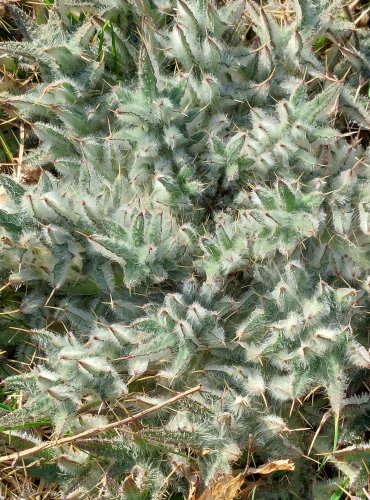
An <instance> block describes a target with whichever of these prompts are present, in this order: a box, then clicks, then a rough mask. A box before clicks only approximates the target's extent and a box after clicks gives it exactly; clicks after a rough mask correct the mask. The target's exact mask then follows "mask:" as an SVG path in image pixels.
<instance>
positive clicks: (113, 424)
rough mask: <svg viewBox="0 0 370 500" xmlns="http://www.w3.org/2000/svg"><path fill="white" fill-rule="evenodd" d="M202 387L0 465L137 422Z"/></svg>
mask: <svg viewBox="0 0 370 500" xmlns="http://www.w3.org/2000/svg"><path fill="white" fill-rule="evenodd" d="M201 388H202V386H201V385H200V384H199V385H197V386H196V387H192V388H191V389H188V390H187V391H185V392H181V393H180V394H177V395H176V396H174V397H173V398H170V399H167V401H164V402H163V403H160V404H158V405H156V406H153V407H152V408H148V409H147V410H144V411H141V412H140V413H137V414H136V415H133V416H132V417H128V418H124V419H123V420H119V421H118V422H111V423H110V424H106V425H102V426H100V427H95V428H94V429H88V430H86V431H84V432H80V433H79V434H74V435H73V436H68V437H65V438H62V439H56V440H55V441H48V442H46V443H42V444H40V445H38V446H34V447H33V448H28V449H27V450H23V451H20V452H16V453H11V454H10V455H5V456H3V457H0V463H3V462H9V461H10V460H14V461H15V460H18V459H20V458H24V457H27V456H29V455H33V454H34V453H37V452H39V451H41V450H45V449H47V448H54V447H55V446H60V445H63V444H68V443H73V441H76V440H77V439H82V438H86V437H88V436H92V435H94V434H99V433H100V432H104V431H107V430H109V429H115V428H116V427H120V426H121V425H126V424H129V423H131V422H134V421H135V420H138V419H140V418H143V417H145V416H146V415H149V413H153V412H154V411H157V410H160V409H162V408H164V407H165V406H168V405H170V404H172V403H174V402H175V401H178V400H179V399H184V398H186V397H188V396H190V395H191V394H194V392H198V391H200V390H201Z"/></svg>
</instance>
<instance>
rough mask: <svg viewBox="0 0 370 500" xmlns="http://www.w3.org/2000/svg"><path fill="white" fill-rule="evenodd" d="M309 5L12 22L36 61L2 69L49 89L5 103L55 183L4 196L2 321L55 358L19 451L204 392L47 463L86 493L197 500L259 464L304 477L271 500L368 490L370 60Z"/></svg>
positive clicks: (21, 384)
mask: <svg viewBox="0 0 370 500" xmlns="http://www.w3.org/2000/svg"><path fill="white" fill-rule="evenodd" d="M291 7H292V9H293V11H294V14H295V15H294V16H293V18H291V19H290V20H285V18H284V20H283V21H281V20H280V21H278V20H277V19H276V18H275V17H274V15H273V13H272V12H270V11H269V9H268V8H267V7H266V8H264V7H263V6H262V7H261V6H260V4H259V3H257V2H253V1H248V2H244V1H242V0H235V1H231V2H227V3H225V4H222V5H218V4H216V3H215V2H211V1H209V2H204V1H203V0H178V1H177V2H173V1H171V0H170V1H166V2H164V1H163V2H162V1H155V2H146V1H142V2H134V1H127V2H125V1H122V2H121V1H114V0H104V1H99V2H97V1H92V2H82V1H81V2H80V1H77V0H75V1H73V2H69V1H64V0H63V1H62V0H59V2H55V5H54V7H53V8H51V9H49V16H48V19H47V21H46V22H45V24H42V25H37V24H34V23H33V21H32V20H31V19H28V18H27V17H26V15H25V14H24V13H23V12H22V11H21V10H20V9H18V8H17V7H11V13H12V15H13V16H14V19H15V22H16V23H17V24H18V25H19V27H20V29H21V30H23V33H24V41H22V42H17V43H14V42H7V43H4V44H2V45H0V50H1V51H2V52H6V53H8V54H11V55H12V57H15V58H18V59H19V60H20V63H21V64H24V65H27V64H36V63H37V64H38V67H39V71H40V75H41V82H40V83H39V84H35V85H34V86H33V87H32V89H30V90H28V91H26V92H23V93H21V92H19V93H18V94H16V95H14V94H12V95H11V94H8V95H5V96H4V99H5V101H6V103H7V104H8V105H9V106H11V107H12V108H14V109H16V110H17V112H19V113H20V114H21V116H22V117H24V118H25V119H27V120H30V121H31V122H32V124H33V130H34V132H35V134H36V135H37V136H38V138H39V144H38V146H37V148H35V149H34V150H33V151H31V152H29V154H28V155H27V157H26V159H25V165H33V164H37V165H42V166H43V167H44V172H43V174H42V176H41V178H40V181H39V182H38V184H37V185H36V186H21V185H19V184H17V183H15V182H14V181H13V180H12V179H11V178H10V177H8V176H3V177H2V184H3V186H4V188H5V189H6V192H7V195H8V199H7V201H6V203H4V204H3V206H2V207H1V210H0V226H1V233H2V234H1V243H0V245H1V248H0V272H1V277H2V282H3V283H4V284H6V285H7V287H8V288H9V289H10V290H11V291H14V297H13V296H12V301H11V302H12V305H11V309H12V310H10V307H9V308H8V307H7V306H6V307H4V310H3V312H2V315H3V316H1V317H2V318H3V317H4V318H5V319H4V325H3V326H4V330H5V332H6V334H7V335H8V336H9V331H12V329H15V331H16V329H17V327H18V328H20V329H21V330H20V331H23V333H24V332H26V334H27V335H29V336H30V337H31V338H32V343H36V344H37V345H38V347H39V353H40V354H39V359H38V360H37V361H35V362H32V365H31V367H30V370H29V372H27V373H24V374H22V375H15V376H11V377H9V378H8V379H7V382H6V383H7V385H8V386H9V387H10V388H12V389H13V390H14V391H18V392H21V393H22V394H24V398H25V402H24V405H23V406H22V408H20V409H18V410H16V411H13V412H9V413H7V414H6V415H4V416H3V417H2V418H1V419H0V426H1V429H2V432H3V433H5V435H6V438H7V439H9V437H8V436H7V435H8V434H10V435H11V437H12V444H13V446H16V447H17V449H23V448H28V447H30V446H32V443H37V439H38V437H37V436H36V434H35V433H34V432H33V431H32V430H30V431H27V432H26V431H22V432H21V431H19V429H20V428H21V427H22V425H24V426H26V424H27V422H28V423H29V422H34V423H37V422H44V421H47V422H51V425H52V428H53V430H54V432H55V435H56V436H59V435H67V434H69V433H78V432H80V431H82V430H85V429H88V428H95V427H99V426H101V425H102V424H104V423H107V422H109V421H113V420H115V419H117V418H119V417H122V418H123V416H125V415H126V414H133V413H135V412H138V411H139V410H140V409H142V408H147V407H148V405H149V406H150V405H155V404H157V403H159V402H161V401H163V400H164V399H165V398H167V397H169V395H170V394H172V393H173V391H179V392H181V391H183V390H185V389H186V388H188V387H190V386H194V385H197V384H198V383H201V384H202V391H201V392H200V393H197V394H194V395H193V396H191V397H190V398H188V399H187V400H183V401H181V402H178V403H177V404H176V405H173V406H172V407H171V410H172V411H171V410H170V409H165V410H162V411H160V412H157V413H153V414H151V415H150V416H148V417H146V418H145V419H143V421H142V422H140V424H135V425H133V426H131V427H127V428H124V429H120V430H119V432H118V433H115V432H110V433H105V434H104V435H102V436H101V437H94V438H90V439H85V440H80V441H77V442H76V443H75V444H74V447H73V448H72V447H71V448H70V447H59V448H58V447H57V448H53V449H52V450H48V451H41V452H39V453H38V454H35V455H33V456H32V457H30V458H29V459H30V460H34V459H35V458H41V459H42V461H41V462H40V465H39V466H38V467H33V468H32V469H31V470H32V474H35V475H37V476H38V477H46V478H47V477H49V478H51V480H53V481H60V482H61V483H63V487H64V489H65V492H66V495H68V494H71V495H72V494H76V495H77V494H79V495H80V496H81V497H82V498H90V496H91V495H92V496H91V498H95V497H96V492H97V491H99V489H100V491H103V490H105V492H106V493H107V494H109V495H111V496H110V498H127V499H128V498H135V499H136V498H143V499H144V498H153V499H154V498H161V496H162V495H164V494H165V492H166V491H168V492H170V493H176V492H177V493H179V494H183V495H185V494H187V492H188V490H189V481H190V480H191V478H192V477H193V475H194V474H195V475H200V477H201V487H204V486H206V485H208V484H210V482H211V481H212V480H213V479H214V478H215V477H217V476H218V475H220V474H222V473H228V472H230V470H231V468H232V467H233V466H234V465H235V464H236V465H235V466H236V468H240V467H243V468H244V467H245V466H246V465H251V463H252V462H248V461H250V460H251V459H252V458H251V457H252V456H253V460H255V462H260V463H263V462H268V461H271V460H275V459H280V458H284V459H286V458H290V459H292V460H294V462H295V466H296V468H295V472H292V473H290V475H289V482H288V481H286V482H284V481H283V480H282V481H281V482H279V485H277V481H276V480H274V477H272V479H271V480H270V481H266V483H265V484H264V487H263V488H261V493H258V492H257V497H258V498H264V497H266V498H267V497H268V498H271V495H272V493H271V492H274V495H275V497H276V498H292V496H290V495H294V497H297V496H298V497H301V498H303V497H304V498H321V497H322V498H324V497H325V495H330V494H331V493H330V492H332V491H333V485H335V484H338V483H339V484H340V483H341V481H342V480H343V478H344V477H348V484H347V486H346V488H347V489H349V490H350V491H351V492H353V493H356V492H357V493H358V494H360V493H359V492H361V490H362V488H363V486H364V485H365V484H366V466H367V465H366V464H367V463H368V445H367V444H362V445H361V444H360V443H361V441H364V440H365V439H368V436H367V435H366V433H365V424H364V422H366V418H367V417H368V415H369V395H368V392H367V391H368V386H367V385H366V380H365V378H366V377H367V378H368V374H369V372H368V369H369V366H370V356H369V353H368V347H369V345H368V337H367V333H366V329H367V318H368V316H367V313H366V308H367V307H368V304H369V291H370V274H369V268H370V258H369V249H370V238H369V235H370V216H369V214H370V205H369V203H370V188H369V164H368V163H369V157H370V153H369V149H367V137H368V135H366V134H368V129H369V118H368V114H367V111H366V104H367V103H366V98H365V93H364V89H365V84H364V83H363V81H364V79H366V78H367V76H366V75H368V71H369V64H370V62H369V59H368V53H369V51H368V48H367V46H366V44H367V42H366V38H365V35H364V33H362V31H361V30H359V32H357V31H355V28H354V25H353V20H352V19H350V16H349V14H348V12H347V10H346V7H345V5H344V2H341V1H324V0H323V1H321V2H317V6H316V3H314V2H310V1H305V0H300V1H298V0H297V1H294V2H292V5H291ZM342 8H343V9H344V10H343V11H342V10H341V9H342ZM338 13H340V15H339V14H338ZM342 13H343V15H342ZM346 13H347V14H346ZM322 36H325V37H327V39H328V40H329V42H328V43H330V44H331V45H330V57H329V58H328V60H327V61H325V60H324V58H323V57H321V55H320V52H317V51H316V49H315V47H316V45H315V44H316V41H317V39H318V37H322ZM359 78H360V81H361V82H362V85H360V87H359ZM348 123H350V124H351V126H352V127H353V129H356V130H357V129H359V132H358V133H357V132H356V131H355V132H354V133H353V136H352V135H351V133H350V134H347V133H345V132H346V131H347V130H348ZM356 134H357V135H356ZM361 134H362V135H361ZM14 304H15V305H14ZM7 311H8V312H9V314H7ZM13 331H14V330H13ZM6 338H7V337H6ZM2 343H3V344H6V342H2ZM308 395H310V396H311V395H312V398H310V397H308ZM327 412H329V413H327ZM339 421H340V422H341V423H342V422H344V423H345V425H344V426H343V427H342V426H340V427H339V428H338V422H339ZM320 422H321V423H320ZM307 426H309V429H307V430H306V431H305V432H302V431H296V429H301V428H303V427H305V428H306V427H307ZM14 429H17V430H16V431H14ZM316 429H318V430H319V432H318V435H316V436H315V431H316ZM320 431H321V432H320ZM338 432H339V439H340V445H341V448H344V450H340V449H337V447H338V442H337V437H338ZM13 440H14V441H13ZM311 443H312V446H313V452H314V453H327V454H329V455H325V457H327V456H328V457H329V458H325V459H324V462H323V463H322V465H321V466H319V467H316V465H315V462H314V461H309V460H308V459H307V457H306V455H307V450H308V448H309V447H310V444H311ZM345 450H346V452H345ZM347 452H348V453H347ZM330 453H332V454H330ZM317 458H319V459H320V460H322V457H321V456H319V455H318V456H317ZM333 471H334V472H333ZM310 475H311V476H312V480H311V479H308V478H309V477H310ZM95 488H96V489H95ZM292 492H293V493H292ZM89 495H90V496H89ZM94 495H95V496H94ZM258 495H260V496H258ZM276 495H277V496H276ZM318 495H321V497H320V496H318ZM323 495H324V496H323ZM67 498H68V496H67ZM325 498H326V497H325Z"/></svg>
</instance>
